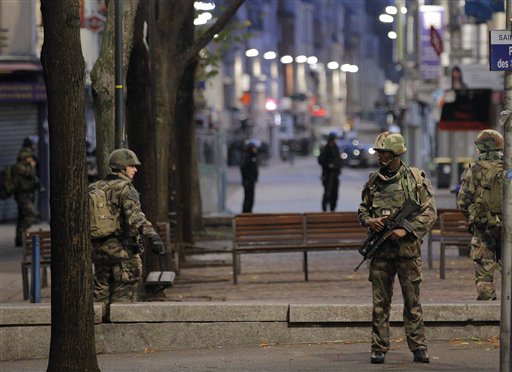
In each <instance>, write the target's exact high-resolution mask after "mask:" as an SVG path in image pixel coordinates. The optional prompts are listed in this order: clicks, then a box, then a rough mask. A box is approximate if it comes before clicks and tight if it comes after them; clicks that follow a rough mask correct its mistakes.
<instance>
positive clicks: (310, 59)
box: [306, 56, 318, 65]
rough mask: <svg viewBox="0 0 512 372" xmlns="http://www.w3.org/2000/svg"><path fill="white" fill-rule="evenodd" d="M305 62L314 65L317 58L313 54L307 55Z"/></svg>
mask: <svg viewBox="0 0 512 372" xmlns="http://www.w3.org/2000/svg"><path fill="white" fill-rule="evenodd" d="M306 62H307V63H308V64H309V65H316V64H317V63H318V58H316V57H315V56H310V57H308V59H307V61H306Z"/></svg>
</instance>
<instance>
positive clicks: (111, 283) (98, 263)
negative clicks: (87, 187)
mask: <svg viewBox="0 0 512 372" xmlns="http://www.w3.org/2000/svg"><path fill="white" fill-rule="evenodd" d="M108 164H109V166H110V168H111V169H112V172H111V173H110V174H109V175H108V176H107V178H106V180H105V181H106V182H108V183H109V191H108V192H107V198H108V200H109V201H111V202H112V203H113V205H116V206H117V207H118V208H119V214H120V216H119V217H120V228H119V231H116V232H115V233H114V234H113V235H112V236H109V237H105V238H101V239H95V240H93V241H92V244H93V262H94V268H95V272H94V299H95V301H98V302H104V303H106V304H110V303H112V302H130V301H136V300H137V285H138V284H139V282H140V279H141V277H142V260H141V258H140V253H142V250H143V248H142V244H141V241H140V238H141V235H142V236H144V237H146V238H148V239H149V241H150V243H151V249H152V250H153V251H154V252H155V253H157V254H160V255H164V254H166V250H165V247H164V245H163V243H162V240H161V239H160V237H159V236H158V233H157V232H156V231H155V229H154V228H153V226H152V224H151V223H150V222H149V221H148V220H147V219H146V216H145V215H144V213H143V212H142V210H141V206H140V200H139V193H138V192H137V190H136V189H135V187H134V186H133V184H132V182H131V181H132V179H133V177H134V176H135V173H136V172H137V166H139V165H141V163H140V161H139V159H138V158H137V155H135V153H134V152H133V151H131V150H128V149H117V150H114V151H113V152H112V153H111V154H110V157H109V160H108ZM120 180H122V181H125V182H120ZM98 182H104V181H98ZM91 213H92V211H91Z"/></svg>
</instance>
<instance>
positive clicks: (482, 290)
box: [470, 231, 501, 301]
mask: <svg viewBox="0 0 512 372" xmlns="http://www.w3.org/2000/svg"><path fill="white" fill-rule="evenodd" d="M498 245H500V242H499V241H496V239H494V238H493V237H492V236H489V235H487V234H484V233H483V232H479V231H475V233H474V236H473V239H471V244H470V248H471V251H470V256H471V259H472V260H473V263H474V266H475V282H476V291H477V298H476V299H477V300H483V301H486V300H496V288H495V287H494V283H493V282H494V272H495V271H496V270H498V271H499V270H501V265H500V262H499V261H498V260H497V259H496V250H497V249H499V247H498Z"/></svg>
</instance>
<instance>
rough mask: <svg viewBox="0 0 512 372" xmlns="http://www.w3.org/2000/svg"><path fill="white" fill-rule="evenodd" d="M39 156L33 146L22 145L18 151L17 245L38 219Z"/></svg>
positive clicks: (16, 191)
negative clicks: (35, 201)
mask: <svg viewBox="0 0 512 372" xmlns="http://www.w3.org/2000/svg"><path fill="white" fill-rule="evenodd" d="M36 166H37V157H36V155H35V153H34V150H33V149H32V148H31V147H22V148H21V149H20V151H19V153H18V158H17V160H16V165H15V166H14V171H13V178H14V180H15V185H16V187H15V189H14V200H16V204H17V206H18V215H17V218H16V238H15V244H16V246H21V245H22V244H23V235H25V233H26V231H27V230H28V229H29V228H30V226H32V224H33V223H34V222H36V221H37V213H36V207H35V205H34V200H35V193H36V191H37V189H38V188H39V179H38V177H37V169H36Z"/></svg>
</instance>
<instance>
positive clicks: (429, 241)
mask: <svg viewBox="0 0 512 372" xmlns="http://www.w3.org/2000/svg"><path fill="white" fill-rule="evenodd" d="M427 255H428V268H429V270H432V268H433V267H434V265H433V262H432V261H433V258H432V233H429V234H428V248H427Z"/></svg>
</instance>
